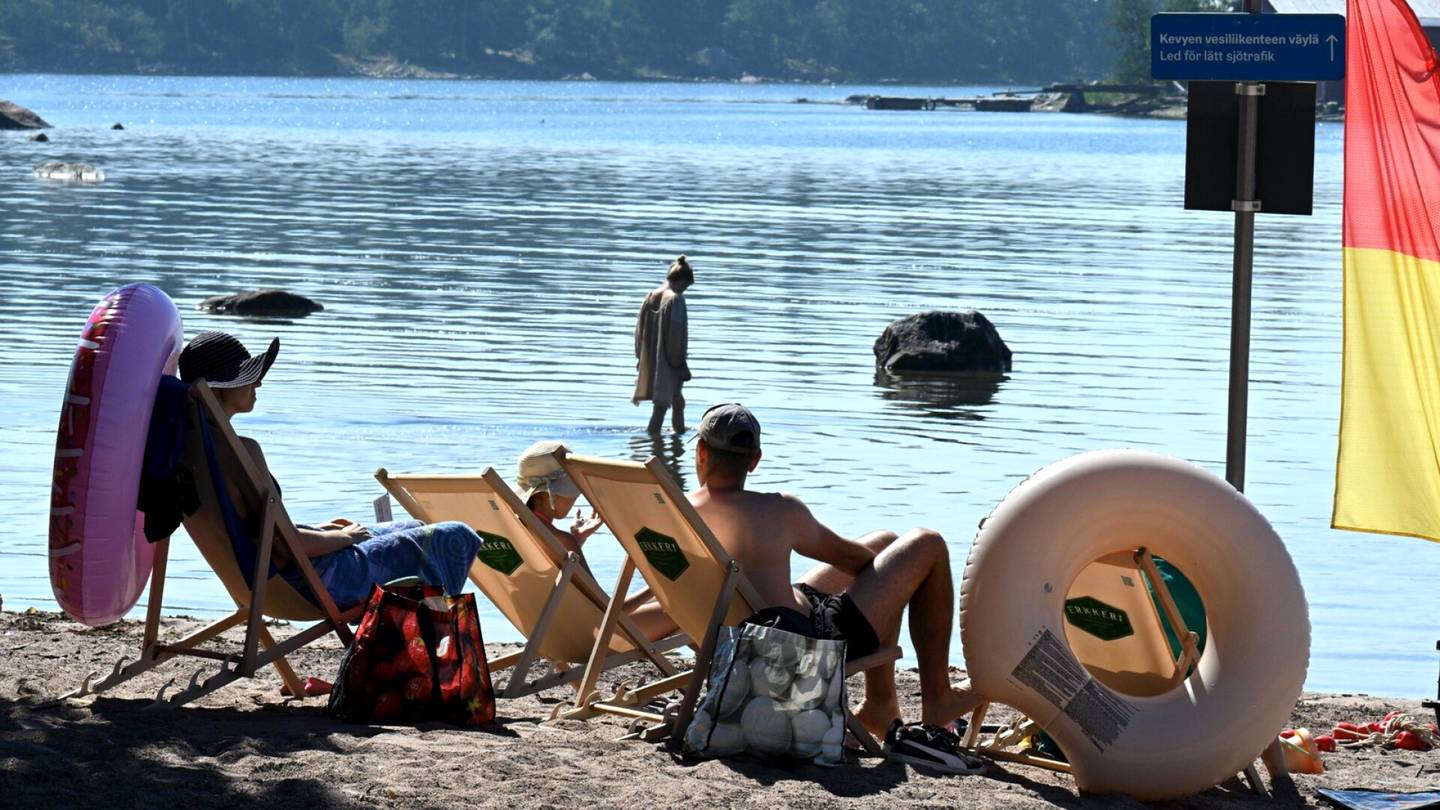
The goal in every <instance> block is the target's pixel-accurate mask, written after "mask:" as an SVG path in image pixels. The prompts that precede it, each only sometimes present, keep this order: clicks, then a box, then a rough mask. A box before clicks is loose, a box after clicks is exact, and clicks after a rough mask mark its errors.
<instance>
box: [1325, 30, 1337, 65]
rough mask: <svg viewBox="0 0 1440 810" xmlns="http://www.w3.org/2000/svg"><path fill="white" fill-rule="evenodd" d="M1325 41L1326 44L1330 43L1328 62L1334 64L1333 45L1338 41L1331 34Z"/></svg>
mask: <svg viewBox="0 0 1440 810" xmlns="http://www.w3.org/2000/svg"><path fill="white" fill-rule="evenodd" d="M1325 41H1326V42H1328V43H1330V61H1331V62H1334V61H1335V43H1336V42H1339V41H1340V40H1339V39H1337V38H1336V37H1335V35H1334V34H1331V35H1330V36H1328V37H1326V38H1325Z"/></svg>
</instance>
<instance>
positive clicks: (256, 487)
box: [60, 380, 364, 706]
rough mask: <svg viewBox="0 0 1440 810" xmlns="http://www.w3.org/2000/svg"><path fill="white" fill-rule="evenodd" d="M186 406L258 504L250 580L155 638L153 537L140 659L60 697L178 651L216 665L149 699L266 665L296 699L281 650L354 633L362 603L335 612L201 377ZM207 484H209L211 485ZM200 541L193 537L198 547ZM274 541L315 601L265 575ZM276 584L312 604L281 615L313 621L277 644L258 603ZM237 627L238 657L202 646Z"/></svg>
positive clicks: (161, 570) (101, 687) (177, 701)
mask: <svg viewBox="0 0 1440 810" xmlns="http://www.w3.org/2000/svg"><path fill="white" fill-rule="evenodd" d="M187 407H191V408H192V410H191V413H190V417H191V418H194V419H204V418H207V417H208V418H209V419H210V420H211V422H212V423H213V425H214V433H213V436H214V441H215V442H216V443H217V444H220V445H223V447H217V448H216V450H217V451H219V452H228V453H229V454H230V455H231V456H232V457H234V458H235V459H237V460H238V462H239V464H240V467H241V469H242V470H243V475H242V479H243V480H242V481H240V482H239V485H240V486H241V487H242V488H244V489H245V490H246V491H248V492H251V493H254V494H256V495H257V500H258V502H260V503H263V504H264V505H265V506H264V511H263V512H262V514H261V517H260V536H259V538H258V540H257V542H256V554H255V567H254V570H253V571H252V572H251V577H250V580H249V581H250V582H253V583H255V585H254V587H253V589H249V590H248V592H244V593H237V588H236V587H234V585H233V584H232V583H228V582H227V583H226V588H227V590H229V591H230V595H231V598H232V599H233V600H234V602H235V611H234V612H233V613H230V614H228V615H227V616H225V617H224V618H222V619H219V620H217V621H214V622H211V623H210V624H208V625H206V626H205V627H203V628H201V629H199V630H196V631H195V632H193V633H190V634H189V635H187V636H185V637H183V638H181V639H178V640H175V641H169V642H166V641H162V640H161V638H160V608H161V604H162V600H163V598H164V595H165V567H166V562H167V559H168V556H169V551H170V539H169V538H168V537H167V538H165V539H164V540H161V541H159V542H158V543H156V549H155V563H154V567H153V569H152V571H151V574H150V593H149V597H148V601H147V603H146V610H145V630H144V635H143V637H142V640H141V643H140V656H139V658H138V659H136V660H135V661H133V662H132V661H129V660H128V659H127V658H121V659H120V660H118V661H116V662H115V666H114V668H113V670H112V671H111V673H110V674H109V675H108V676H106V677H105V678H103V679H101V680H99V681H95V680H94V679H95V677H96V676H97V675H98V674H99V673H94V672H92V673H90V674H89V675H87V676H86V677H85V680H84V682H83V683H82V684H81V685H80V687H79V688H77V689H75V690H72V691H71V692H68V693H66V694H64V695H62V696H61V697H60V699H61V700H63V699H66V698H71V697H79V696H81V695H86V694H94V693H98V692H103V691H105V690H107V689H110V688H112V687H114V686H117V685H119V684H121V683H124V682H125V681H128V680H130V679H131V678H134V677H136V676H137V675H140V674H142V673H144V672H148V671H149V670H151V669H154V668H155V667H157V666H159V665H160V664H162V663H164V662H166V661H168V660H170V659H173V658H179V657H182V656H188V657H191V658H200V659H204V660H207V661H218V662H219V670H218V671H217V672H215V673H214V674H213V675H211V676H210V677H208V678H204V679H202V676H203V675H204V670H203V669H200V670H196V671H195V673H194V674H193V675H192V676H191V678H190V681H189V684H188V685H186V686H185V687H184V688H183V689H181V690H180V691H179V692H177V693H175V694H174V695H173V696H171V697H170V698H169V699H168V700H167V699H166V697H165V692H166V690H167V689H168V688H169V687H170V685H171V683H173V682H174V681H173V679H172V681H171V682H170V683H167V684H166V685H165V686H162V687H161V688H160V691H159V693H158V694H157V695H156V696H155V704H156V705H160V704H164V703H168V704H169V705H172V706H179V705H183V704H185V703H188V702H190V701H191V700H194V699H195V698H198V697H202V696H204V695H208V694H210V693H211V692H214V691H216V690H217V689H220V688H221V687H223V686H226V685H227V684H230V683H232V682H234V681H236V680H239V679H240V678H250V677H254V675H255V673H256V672H257V671H258V670H260V669H262V668H263V667H265V666H267V665H268V666H273V667H275V670H276V671H277V672H278V673H279V674H280V678H281V680H282V681H283V682H284V684H285V687H286V688H287V689H288V690H289V692H290V694H291V695H294V696H297V697H298V696H301V695H302V694H303V693H304V692H303V686H302V684H301V681H300V678H299V677H298V676H297V675H296V674H295V670H294V669H292V668H291V666H290V664H289V663H288V662H287V661H286V660H285V656H287V655H289V654H290V653H292V652H294V651H296V650H298V649H300V648H301V647H304V646H305V645H307V644H309V643H311V642H313V641H315V640H316V639H319V638H322V637H324V636H325V635H327V634H329V633H332V632H333V633H335V635H336V636H337V637H339V639H340V641H341V643H343V644H345V645H346V646H349V644H350V642H351V641H352V640H353V638H354V635H353V634H352V633H351V631H350V628H349V626H348V623H349V622H351V621H354V620H356V619H358V618H359V617H360V615H361V613H363V612H364V606H363V605H358V606H355V607H353V608H351V609H349V610H347V611H341V610H340V609H339V608H337V607H336V605H335V601H334V600H333V599H332V598H331V597H330V593H329V592H328V591H327V590H325V586H324V584H323V583H322V582H321V581H320V575H319V574H318V573H316V571H315V567H314V566H313V565H311V563H310V560H309V558H308V557H306V556H305V554H304V551H303V548H304V547H303V545H302V543H301V541H300V536H299V533H298V532H297V531H296V529H295V524H293V523H292V522H291V521H290V518H289V516H288V515H287V514H286V513H285V508H284V506H283V505H282V504H281V503H280V499H279V495H278V493H277V492H275V490H274V488H273V485H272V482H271V480H270V479H269V477H268V476H266V477H262V476H261V475H260V472H259V470H258V469H257V468H256V466H255V463H254V461H253V460H252V459H251V457H250V454H249V452H248V451H247V450H246V449H245V447H244V445H242V444H241V443H240V438H239V437H238V436H236V435H235V430H234V428H233V427H231V426H230V423H229V420H227V419H226V418H225V417H224V412H223V411H222V410H221V408H220V403H219V402H218V401H217V400H216V398H215V394H214V392H213V391H211V390H210V387H209V386H208V385H207V384H206V383H205V381H204V380H200V381H197V382H195V383H194V384H192V385H191V387H190V392H189V405H188V406H187ZM201 478H203V479H204V480H206V481H209V480H210V477H209V475H208V473H207V474H206V475H204V476H201ZM213 483H214V482H211V484H212V486H213ZM200 494H201V497H202V498H205V497H213V496H212V495H210V494H209V493H207V492H202V493H200ZM199 542H200V541H199V540H197V545H198V543H199ZM277 543H278V544H280V545H281V546H283V547H284V548H285V549H286V550H287V551H288V552H289V555H290V557H291V558H292V559H293V560H294V564H295V565H297V566H298V567H299V569H300V572H301V574H302V575H303V576H304V578H305V582H306V583H307V584H308V585H309V586H310V591H311V593H313V594H315V597H316V599H317V600H318V601H319V603H320V604H319V605H315V604H313V602H311V601H310V600H308V599H305V598H304V597H302V596H300V595H299V594H298V593H296V592H295V591H294V589H293V588H291V587H290V585H289V584H288V583H287V582H285V581H284V580H283V579H281V578H279V577H274V578H272V577H271V576H270V573H269V572H270V564H271V562H272V561H273V559H274V551H275V547H276V544H277ZM223 545H224V547H225V548H227V549H228V548H229V541H228V539H227V540H225V541H224V543H223ZM282 590H283V591H287V592H288V595H287V598H288V600H289V601H290V602H291V604H292V605H293V604H295V603H296V601H297V600H299V601H301V602H302V603H303V604H308V605H309V607H310V608H311V609H312V613H311V615H308V616H303V617H300V616H294V615H287V616H286V617H285V618H296V619H299V620H304V621H314V622H315V623H314V624H313V625H311V626H310V627H308V628H306V629H304V630H301V631H300V632H298V633H296V634H294V635H292V636H290V637H289V638H287V639H285V640H284V641H282V642H279V643H277V642H276V641H275V639H274V637H272V636H271V635H270V632H269V631H268V630H267V629H266V627H265V616H266V610H265V608H266V600H267V598H269V597H271V596H272V595H273V594H274V593H276V592H277V591H282ZM291 613H293V611H291ZM239 626H243V627H244V628H245V642H244V645H243V647H242V649H241V652H240V653H239V654H238V655H237V654H234V653H224V652H218V651H215V650H211V649H207V648H205V647H203V646H201V645H203V644H204V643H205V642H207V641H209V640H211V639H213V638H215V637H216V636H219V635H220V634H221V633H224V632H225V631H227V630H229V629H231V628H233V627H239Z"/></svg>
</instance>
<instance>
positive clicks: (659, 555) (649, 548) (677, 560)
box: [635, 528, 690, 582]
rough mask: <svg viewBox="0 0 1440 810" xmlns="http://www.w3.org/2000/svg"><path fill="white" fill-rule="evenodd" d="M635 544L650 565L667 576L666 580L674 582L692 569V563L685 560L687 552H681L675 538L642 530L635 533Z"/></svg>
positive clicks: (649, 530) (653, 531)
mask: <svg viewBox="0 0 1440 810" xmlns="http://www.w3.org/2000/svg"><path fill="white" fill-rule="evenodd" d="M635 542H636V543H638V544H639V546H640V552H641V553H642V554H644V555H645V559H647V560H649V561H650V565H651V566H653V567H654V568H655V570H656V571H659V572H660V573H661V574H663V575H665V578H666V579H668V580H670V581H671V582H674V581H675V580H677V579H679V578H680V575H681V574H683V573H685V569H687V568H689V567H690V561H689V560H687V559H685V552H683V551H681V550H680V544H679V543H677V542H675V538H673V537H670V536H668V535H663V534H661V533H660V532H657V531H655V530H654V529H648V528H642V529H641V530H640V531H638V532H636V533H635Z"/></svg>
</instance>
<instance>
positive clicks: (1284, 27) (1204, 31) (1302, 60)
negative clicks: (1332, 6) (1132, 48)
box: [1150, 14, 1345, 82]
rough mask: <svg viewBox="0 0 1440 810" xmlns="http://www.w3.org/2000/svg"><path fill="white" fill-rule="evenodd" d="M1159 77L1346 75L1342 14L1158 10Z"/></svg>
mask: <svg viewBox="0 0 1440 810" xmlns="http://www.w3.org/2000/svg"><path fill="white" fill-rule="evenodd" d="M1150 75H1151V76H1153V77H1154V78H1156V79H1181V80H1186V81H1188V80H1191V79H1195V80H1213V81H1252V82H1261V81H1277V82H1278V81H1297V82H1317V81H1326V80H1329V79H1343V78H1345V18H1344V17H1342V16H1340V15H1339V14H1156V15H1155V16H1153V17H1151V18H1150Z"/></svg>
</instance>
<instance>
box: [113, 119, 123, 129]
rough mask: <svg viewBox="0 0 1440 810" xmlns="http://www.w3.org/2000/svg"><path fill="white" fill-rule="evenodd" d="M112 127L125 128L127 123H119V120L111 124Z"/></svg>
mask: <svg viewBox="0 0 1440 810" xmlns="http://www.w3.org/2000/svg"><path fill="white" fill-rule="evenodd" d="M110 128H111V129H124V128H125V125H124V124H122V123H119V122H118V121H117V122H116V123H114V124H111V125H110Z"/></svg>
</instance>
